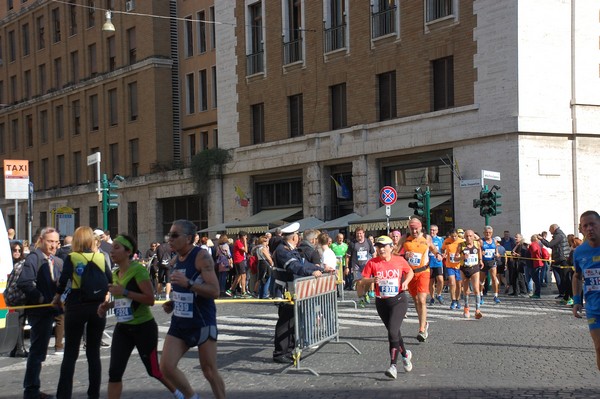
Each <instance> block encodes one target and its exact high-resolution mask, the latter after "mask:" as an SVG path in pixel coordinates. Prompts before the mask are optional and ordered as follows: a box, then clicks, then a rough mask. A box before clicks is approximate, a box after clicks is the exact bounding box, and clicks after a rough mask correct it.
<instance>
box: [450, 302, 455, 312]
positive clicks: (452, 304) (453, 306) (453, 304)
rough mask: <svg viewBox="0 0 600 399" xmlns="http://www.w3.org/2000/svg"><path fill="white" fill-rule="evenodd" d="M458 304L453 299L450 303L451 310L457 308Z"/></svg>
mask: <svg viewBox="0 0 600 399" xmlns="http://www.w3.org/2000/svg"><path fill="white" fill-rule="evenodd" d="M456 305H457V303H456V301H452V303H451V304H450V310H454V309H456Z"/></svg>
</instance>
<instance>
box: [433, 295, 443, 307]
mask: <svg viewBox="0 0 600 399" xmlns="http://www.w3.org/2000/svg"><path fill="white" fill-rule="evenodd" d="M432 300H433V298H432ZM437 301H438V302H439V304H440V305H443V304H444V298H442V296H441V295H438V296H437Z"/></svg>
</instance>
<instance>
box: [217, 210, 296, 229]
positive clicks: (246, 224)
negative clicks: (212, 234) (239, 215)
mask: <svg viewBox="0 0 600 399" xmlns="http://www.w3.org/2000/svg"><path fill="white" fill-rule="evenodd" d="M299 212H302V208H300V207H298V208H283V209H268V210H264V211H260V212H258V213H257V214H255V215H252V216H250V217H249V218H247V219H244V220H240V221H239V222H230V223H227V234H229V235H232V234H237V233H239V232H240V231H245V232H247V233H251V234H258V233H265V232H267V231H268V230H269V229H271V228H272V227H277V226H281V225H282V224H284V223H286V221H285V219H287V218H289V217H290V216H293V215H295V214H296V213H299Z"/></svg>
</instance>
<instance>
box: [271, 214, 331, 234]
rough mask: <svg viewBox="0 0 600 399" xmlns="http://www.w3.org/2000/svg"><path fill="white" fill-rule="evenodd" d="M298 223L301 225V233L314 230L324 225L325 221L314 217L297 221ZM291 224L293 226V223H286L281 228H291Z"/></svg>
mask: <svg viewBox="0 0 600 399" xmlns="http://www.w3.org/2000/svg"><path fill="white" fill-rule="evenodd" d="M296 222H298V223H299V224H300V229H299V231H300V232H301V233H302V232H303V231H305V230H309V229H314V228H315V227H316V226H319V225H321V224H323V221H322V220H321V219H317V218H316V217H314V216H309V217H307V218H304V219H300V220H296ZM290 224H292V223H286V224H284V225H283V226H281V228H282V229H284V228H286V227H287V226H289V225H290Z"/></svg>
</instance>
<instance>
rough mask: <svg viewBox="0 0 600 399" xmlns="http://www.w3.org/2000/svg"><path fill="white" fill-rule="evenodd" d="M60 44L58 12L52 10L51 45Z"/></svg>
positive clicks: (56, 9)
mask: <svg viewBox="0 0 600 399" xmlns="http://www.w3.org/2000/svg"><path fill="white" fill-rule="evenodd" d="M58 42H60V10H59V9H58V8H55V9H53V10H52V43H58Z"/></svg>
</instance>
